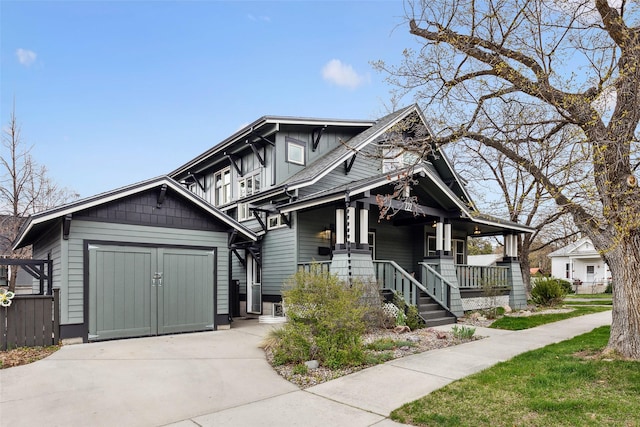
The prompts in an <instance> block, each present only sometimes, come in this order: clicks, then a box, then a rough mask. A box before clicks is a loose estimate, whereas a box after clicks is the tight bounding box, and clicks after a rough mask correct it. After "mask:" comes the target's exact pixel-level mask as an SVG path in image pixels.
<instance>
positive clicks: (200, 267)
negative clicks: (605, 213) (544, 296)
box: [15, 105, 531, 340]
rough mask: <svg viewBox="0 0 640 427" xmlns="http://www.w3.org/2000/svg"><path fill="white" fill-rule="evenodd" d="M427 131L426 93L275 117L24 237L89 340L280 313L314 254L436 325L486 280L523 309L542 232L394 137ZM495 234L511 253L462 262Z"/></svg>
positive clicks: (38, 225)
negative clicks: (473, 242)
mask: <svg viewBox="0 0 640 427" xmlns="http://www.w3.org/2000/svg"><path fill="white" fill-rule="evenodd" d="M418 129H422V130H418ZM425 129H426V130H427V131H428V126H427V123H426V120H425V119H424V116H423V114H422V112H421V110H420V109H419V108H418V107H417V106H416V105H412V106H409V107H406V108H403V109H401V110H398V111H396V112H393V113H391V114H389V115H387V116H385V117H382V118H381V119H379V120H343V119H311V118H300V117H276V116H265V117H262V118H260V119H258V120H256V121H255V122H253V123H251V124H250V125H248V126H245V127H244V128H243V129H241V130H239V131H237V132H236V133H235V134H233V135H231V136H230V137H228V138H227V139H225V140H224V141H222V142H220V143H218V144H217V145H215V146H214V147H213V148H211V149H210V150H208V151H206V152H205V153H203V154H201V155H200V156H198V157H196V158H195V159H193V160H191V161H189V162H188V163H186V164H184V165H182V166H180V167H178V168H177V169H176V170H174V171H173V172H171V173H170V174H168V176H166V177H160V178H156V179H153V180H149V181H145V182H143V183H137V184H133V185H131V186H128V187H125V188H121V189H117V190H114V191H112V192H108V193H105V194H102V195H97V196H94V197H92V198H88V199H84V200H81V201H77V202H74V203H72V204H70V205H67V206H64V207H61V208H57V209H53V210H50V211H47V212H43V213H41V214H38V215H35V216H33V217H32V218H30V220H29V221H28V222H27V224H26V225H25V227H23V229H22V233H21V234H20V236H19V237H18V240H17V242H16V245H15V246H16V247H19V246H24V245H28V244H33V251H34V257H37V258H46V257H47V256H48V255H49V256H52V258H53V259H54V264H55V267H56V268H54V280H53V281H54V286H57V287H59V288H60V289H61V292H60V294H61V299H62V301H61V336H62V337H65V336H67V337H69V336H77V337H82V338H83V339H84V340H87V339H89V340H92V339H95V340H99V339H106V338H117V337H124V336H139V335H150V334H151V335H153V334H161V333H171V332H179V331H189V330H203V329H216V328H219V327H225V326H226V325H229V323H230V321H231V320H232V318H233V317H234V316H240V315H246V314H263V313H266V314H268V313H271V311H272V307H273V304H274V303H277V302H279V301H280V300H281V289H282V286H283V284H284V283H285V282H286V281H287V279H288V278H289V277H290V276H291V275H293V274H294V273H295V272H296V271H297V270H298V269H300V268H309V266H310V265H311V264H312V263H317V264H318V265H319V267H320V268H322V269H324V270H329V271H330V272H332V273H335V274H337V275H338V276H339V277H341V278H342V279H344V280H346V281H349V280H354V279H357V278H360V279H364V280H369V279H375V280H376V281H378V282H379V283H380V286H381V287H384V288H389V289H393V290H396V291H398V292H400V293H402V295H404V297H405V299H406V300H407V301H408V302H410V303H413V304H419V306H420V311H421V313H422V315H423V317H425V318H426V319H427V321H428V324H433V325H435V324H440V323H446V322H451V321H455V317H456V316H459V315H461V314H462V312H463V311H464V310H465V309H469V308H476V307H477V306H478V305H479V304H480V305H482V299H483V295H482V292H481V291H480V289H482V288H483V286H484V287H486V285H487V284H490V285H491V286H493V287H494V288H498V289H499V290H500V293H501V294H503V295H501V296H500V297H501V298H503V301H504V303H508V304H510V305H512V306H514V307H521V306H524V305H525V304H526V299H525V298H526V297H525V291H524V286H523V283H522V276H521V272H520V264H519V262H518V254H517V237H518V235H519V234H521V233H527V232H530V231H531V230H530V229H529V228H528V227H525V226H522V225H519V224H515V223H512V222H507V221H501V220H498V219H496V218H492V217H490V216H487V215H483V214H480V213H479V212H478V211H477V210H476V209H475V208H474V207H473V206H474V205H473V202H472V200H471V198H470V196H469V194H468V193H467V192H466V190H465V188H464V184H463V183H462V181H461V180H460V179H459V177H458V176H457V174H456V172H455V171H454V170H453V168H452V166H451V163H450V162H449V161H448V159H447V157H446V156H445V154H444V153H443V152H441V151H440V150H439V148H438V147H431V150H430V152H429V153H428V154H429V155H428V157H427V160H423V161H418V160H417V159H416V158H415V156H411V155H410V154H407V153H405V152H403V150H401V149H398V147H397V146H395V145H394V144H393V141H394V138H397V137H401V138H407V139H409V140H410V139H411V138H415V137H417V136H418V135H417V134H418V133H419V132H424V130H425ZM406 182H410V183H411V185H410V188H407V186H406V185H405V183H406ZM389 195H392V197H389ZM381 211H382V212H383V214H382V215H381ZM491 235H500V236H503V238H504V242H505V254H504V255H505V256H504V257H503V261H502V262H501V263H500V264H499V265H497V266H494V267H474V266H468V265H466V259H467V240H468V239H469V238H473V237H484V236H491Z"/></svg>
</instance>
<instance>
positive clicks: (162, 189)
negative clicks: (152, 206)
mask: <svg viewBox="0 0 640 427" xmlns="http://www.w3.org/2000/svg"><path fill="white" fill-rule="evenodd" d="M166 196H167V184H162V187H160V194H158V203H157V204H156V207H157V208H158V209H160V208H161V207H162V203H164V199H165V197H166Z"/></svg>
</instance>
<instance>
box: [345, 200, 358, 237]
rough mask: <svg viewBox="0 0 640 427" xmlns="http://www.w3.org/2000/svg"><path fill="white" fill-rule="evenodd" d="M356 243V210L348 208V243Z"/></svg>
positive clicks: (352, 207) (351, 207)
mask: <svg viewBox="0 0 640 427" xmlns="http://www.w3.org/2000/svg"><path fill="white" fill-rule="evenodd" d="M355 242H356V208H355V206H349V207H347V243H348V244H349V245H351V243H355Z"/></svg>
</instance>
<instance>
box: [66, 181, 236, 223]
mask: <svg viewBox="0 0 640 427" xmlns="http://www.w3.org/2000/svg"><path fill="white" fill-rule="evenodd" d="M158 194H159V191H158V189H150V190H146V191H143V192H141V193H136V194H132V195H130V196H127V197H125V198H122V199H117V200H114V201H111V202H108V203H105V204H102V205H98V206H94V207H92V208H89V209H85V210H82V211H79V212H77V213H75V214H73V219H84V220H91V221H101V222H113V223H120V224H131V225H148V226H159V227H172V228H183V229H190V230H206V231H225V230H226V229H227V228H228V227H223V226H222V224H220V222H219V221H215V220H214V219H213V218H211V216H210V215H208V214H207V213H206V212H205V211H203V210H202V209H199V208H198V207H197V206H194V205H193V204H192V203H189V202H188V201H187V200H186V199H185V198H184V197H182V196H180V195H179V194H178V193H176V192H175V191H174V190H171V189H168V190H167V191H166V194H165V196H164V199H163V200H162V203H158Z"/></svg>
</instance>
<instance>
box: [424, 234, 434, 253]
mask: <svg viewBox="0 0 640 427" xmlns="http://www.w3.org/2000/svg"><path fill="white" fill-rule="evenodd" d="M425 245H426V246H425V248H424V249H425V251H424V255H425V256H428V257H430V256H436V236H427V241H426V243H425Z"/></svg>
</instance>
